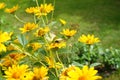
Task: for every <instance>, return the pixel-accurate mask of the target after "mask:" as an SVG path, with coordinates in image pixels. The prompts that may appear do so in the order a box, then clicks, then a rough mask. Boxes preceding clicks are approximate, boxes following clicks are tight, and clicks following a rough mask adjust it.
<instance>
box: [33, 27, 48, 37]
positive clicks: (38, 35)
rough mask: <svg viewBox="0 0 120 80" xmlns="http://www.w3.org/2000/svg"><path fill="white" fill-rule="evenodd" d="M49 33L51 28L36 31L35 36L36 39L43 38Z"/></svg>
mask: <svg viewBox="0 0 120 80" xmlns="http://www.w3.org/2000/svg"><path fill="white" fill-rule="evenodd" d="M49 31H50V29H49V27H45V28H40V29H38V30H37V31H36V33H35V35H36V37H41V36H44V35H45V34H46V33H47V32H49Z"/></svg>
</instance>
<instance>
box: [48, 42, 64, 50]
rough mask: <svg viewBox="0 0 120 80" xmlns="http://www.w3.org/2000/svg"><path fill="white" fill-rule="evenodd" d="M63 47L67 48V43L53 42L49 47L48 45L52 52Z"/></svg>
mask: <svg viewBox="0 0 120 80" xmlns="http://www.w3.org/2000/svg"><path fill="white" fill-rule="evenodd" d="M62 47H66V43H65V42H63V41H62V42H53V43H51V44H49V45H47V49H48V50H50V49H55V48H57V49H58V48H62Z"/></svg>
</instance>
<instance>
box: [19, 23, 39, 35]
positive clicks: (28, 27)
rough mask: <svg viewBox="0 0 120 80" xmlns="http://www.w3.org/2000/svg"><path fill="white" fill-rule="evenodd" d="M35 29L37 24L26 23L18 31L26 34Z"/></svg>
mask: <svg viewBox="0 0 120 80" xmlns="http://www.w3.org/2000/svg"><path fill="white" fill-rule="evenodd" d="M37 27H38V25H37V24H35V23H30V22H28V23H26V24H25V25H24V26H23V28H19V29H20V30H21V31H22V33H26V32H29V31H31V30H33V29H35V28H37Z"/></svg>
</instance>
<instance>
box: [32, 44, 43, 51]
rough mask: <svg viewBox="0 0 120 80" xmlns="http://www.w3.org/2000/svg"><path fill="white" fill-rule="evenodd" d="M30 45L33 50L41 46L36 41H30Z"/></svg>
mask: <svg viewBox="0 0 120 80" xmlns="http://www.w3.org/2000/svg"><path fill="white" fill-rule="evenodd" d="M30 46H31V47H32V48H33V50H34V51H36V50H38V49H39V48H41V47H42V45H41V44H40V43H38V42H34V43H31V44H30Z"/></svg>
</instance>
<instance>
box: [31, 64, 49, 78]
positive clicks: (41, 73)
mask: <svg viewBox="0 0 120 80" xmlns="http://www.w3.org/2000/svg"><path fill="white" fill-rule="evenodd" d="M33 72H34V77H33V80H48V78H49V77H48V76H47V74H48V69H47V68H46V67H43V66H42V67H40V68H34V69H33Z"/></svg>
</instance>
